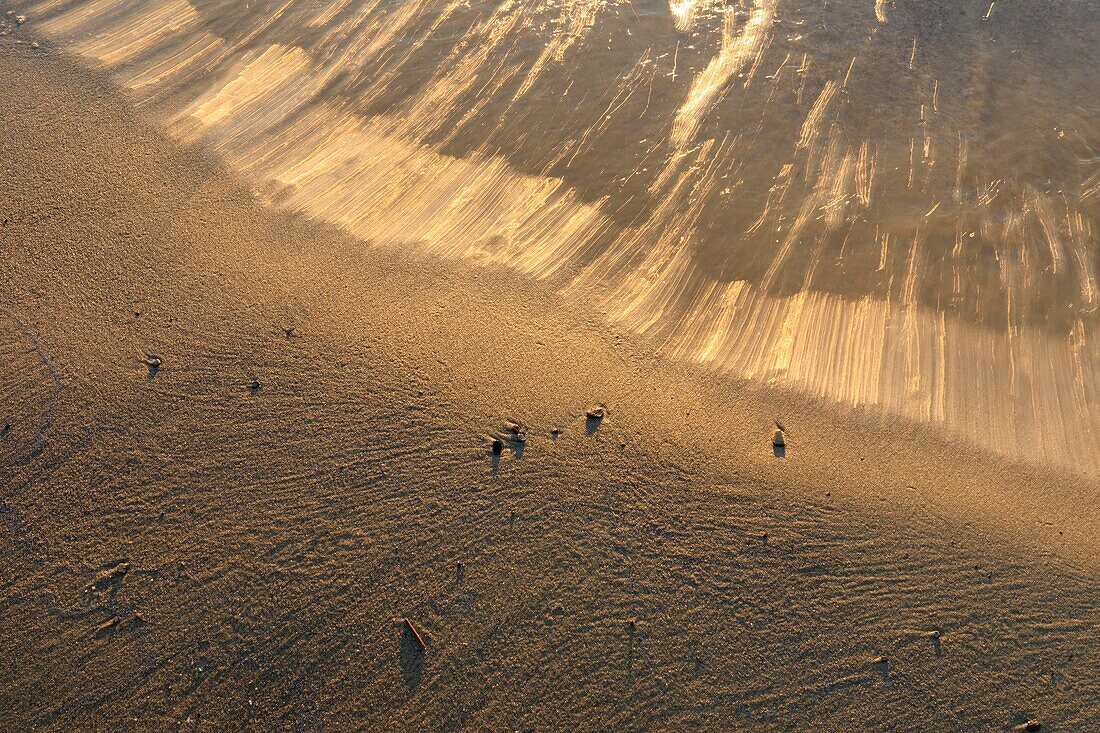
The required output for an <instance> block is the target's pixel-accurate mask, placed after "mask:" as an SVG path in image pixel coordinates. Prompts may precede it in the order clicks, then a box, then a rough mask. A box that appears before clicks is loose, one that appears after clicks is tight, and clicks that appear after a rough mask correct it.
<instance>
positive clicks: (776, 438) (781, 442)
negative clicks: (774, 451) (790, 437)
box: [772, 430, 787, 448]
mask: <svg viewBox="0 0 1100 733" xmlns="http://www.w3.org/2000/svg"><path fill="white" fill-rule="evenodd" d="M772 445H774V446H776V447H778V448H785V447H786V446H787V436H786V435H784V434H783V431H782V430H776V431H775V435H773V436H772Z"/></svg>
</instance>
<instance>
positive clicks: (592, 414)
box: [584, 405, 607, 420]
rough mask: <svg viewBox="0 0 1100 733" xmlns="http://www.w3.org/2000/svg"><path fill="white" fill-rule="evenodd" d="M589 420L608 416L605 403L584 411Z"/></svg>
mask: <svg viewBox="0 0 1100 733" xmlns="http://www.w3.org/2000/svg"><path fill="white" fill-rule="evenodd" d="M584 416H585V417H587V418H588V419H589V420H603V419H604V418H605V417H607V408H606V407H604V406H603V405H593V406H592V407H589V408H588V410H587V411H586V412H585V413H584Z"/></svg>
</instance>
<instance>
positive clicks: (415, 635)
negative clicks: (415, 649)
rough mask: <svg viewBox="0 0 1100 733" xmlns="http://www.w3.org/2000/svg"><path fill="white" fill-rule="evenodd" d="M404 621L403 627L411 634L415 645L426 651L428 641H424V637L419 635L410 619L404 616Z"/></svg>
mask: <svg viewBox="0 0 1100 733" xmlns="http://www.w3.org/2000/svg"><path fill="white" fill-rule="evenodd" d="M404 621H405V628H406V629H408V630H409V633H410V634H412V637H413V639H415V640H416V643H417V646H419V647H420V649H421V650H422V651H428V643H427V642H426V641H424V637H423V636H421V635H420V632H419V631H417V629H416V626H415V625H413V622H412V619H410V618H409V617H407V616H406V617H405V618H404Z"/></svg>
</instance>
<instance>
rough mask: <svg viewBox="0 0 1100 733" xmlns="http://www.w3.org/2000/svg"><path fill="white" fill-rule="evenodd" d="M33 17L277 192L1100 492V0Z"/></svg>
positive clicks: (125, 4) (36, 27)
mask: <svg viewBox="0 0 1100 733" xmlns="http://www.w3.org/2000/svg"><path fill="white" fill-rule="evenodd" d="M20 7H21V8H25V10H24V11H22V12H26V14H27V15H28V21H27V27H28V29H30V30H31V31H32V32H39V33H43V34H45V35H46V37H47V38H49V39H51V41H52V42H54V43H57V44H59V45H61V46H62V47H64V48H67V49H70V50H74V51H76V52H78V53H80V54H82V55H84V56H86V57H88V58H89V59H91V60H93V61H94V62H96V63H97V64H100V65H103V66H106V67H108V68H110V69H111V70H112V73H113V74H114V75H115V77H116V78H117V79H118V80H119V81H120V82H121V83H123V84H124V85H126V86H128V87H130V88H131V90H132V91H133V94H134V99H135V102H136V103H137V104H139V105H141V106H142V107H143V108H145V109H146V110H147V111H148V112H149V114H150V115H151V116H152V117H154V118H155V119H157V120H160V121H162V122H164V123H165V124H166V125H168V126H169V127H170V128H171V129H172V131H173V132H174V134H176V135H178V136H179V137H180V138H181V139H183V140H185V141H202V142H203V143H204V144H207V145H209V146H211V147H213V148H214V149H215V150H216V151H217V152H218V154H219V155H221V156H222V157H223V158H224V159H225V160H226V161H227V162H229V163H230V164H231V165H232V166H233V167H234V168H236V169H237V170H239V171H240V172H241V173H242V174H243V175H245V176H246V177H247V178H248V179H249V180H250V181H252V182H253V183H254V184H255V187H256V189H257V191H258V192H260V193H261V194H262V195H263V196H264V197H265V198H267V199H269V200H270V201H271V202H272V203H275V204H278V205H282V206H288V207H292V208H295V209H299V210H301V211H302V212H303V213H305V214H307V215H309V216H312V217H317V218H320V219H324V220H327V221H330V222H333V223H336V224H338V225H340V226H343V227H345V228H347V229H348V230H349V231H350V232H352V233H354V234H356V235H359V236H361V237H363V238H364V239H365V240H368V241H371V242H374V243H378V244H386V245H395V246H406V247H415V248H417V249H426V250H428V251H431V252H434V253H437V254H439V255H440V256H444V257H462V258H467V259H472V260H475V261H478V262H484V263H486V264H497V265H505V266H508V267H511V268H514V269H516V270H518V271H519V272H522V273H524V274H525V275H528V276H531V277H538V278H555V282H560V284H561V290H562V293H563V296H564V297H586V298H587V297H590V295H591V294H592V293H596V294H598V297H599V299H600V300H601V301H602V302H601V303H599V306H600V308H601V309H602V310H603V311H605V312H606V313H607V315H608V318H609V319H611V320H613V321H616V322H619V323H622V324H624V325H625V326H627V327H629V328H630V329H632V330H634V331H636V332H639V333H644V334H646V335H647V336H648V337H650V338H652V339H653V342H654V343H655V344H657V345H658V347H659V348H660V349H661V350H662V351H664V352H665V353H667V354H669V355H671V356H673V357H676V358H682V359H686V360H690V361H692V362H697V363H700V364H703V365H705V366H707V367H710V368H713V369H716V370H719V371H723V372H728V373H730V374H734V375H737V376H742V377H748V378H751V379H757V380H760V381H762V382H765V383H769V384H776V385H779V386H783V387H790V388H795V389H800V390H805V391H808V392H810V393H813V394H817V395H821V396H824V397H826V398H829V399H832V400H836V401H839V402H841V403H845V404H851V405H859V406H867V407H869V408H873V409H874V410H877V411H881V412H883V413H885V414H888V415H894V416H900V417H903V418H910V419H916V420H922V421H928V422H931V423H934V424H937V425H940V426H942V427H944V428H946V429H947V430H948V431H950V432H952V433H954V434H956V435H960V436H963V437H965V438H966V439H968V440H971V441H973V442H976V443H977V444H979V445H981V446H983V447H987V448H989V449H992V450H994V451H996V452H997V453H999V454H1001V455H1003V456H1006V457H1009V458H1018V459H1024V460H1028V461H1036V462H1040V463H1045V464H1050V465H1055V466H1058V467H1062V468H1070V469H1072V470H1076V471H1081V472H1084V473H1087V474H1092V475H1094V476H1095V475H1100V346H1098V345H1097V343H1098V337H1100V332H1098V327H1100V316H1098V313H1097V299H1098V297H1100V293H1098V287H1100V285H1098V282H1097V278H1098V271H1100V239H1098V238H1100V218H1098V215H1100V73H1098V72H1097V71H1096V70H1097V69H1100V43H1097V40H1096V39H1097V38H1098V37H1100V3H1096V2H1093V1H1092V0H1079V1H1072V0H1061V1H1055V2H1044V3H1035V2H1031V1H1029V0H998V1H997V2H994V3H990V2H988V0H983V1H982V2H967V1H965V0H964V1H962V2H955V1H953V2H945V1H944V2H940V1H925V2H902V1H901V0H894V1H893V2H890V1H889V0H885V1H884V0H877V1H876V0H860V1H859V2H856V1H854V0H827V1H826V0H821V1H819V2H782V1H780V0H743V2H740V3H738V2H718V1H714V0H673V1H672V2H668V1H667V0H637V1H635V2H627V1H626V0H618V1H616V0H559V1H558V2H516V1H508V2H504V1H498V0H493V1H478V0H454V1H450V2H448V1H447V0H404V1H400V0H254V1H251V2H243V3H242V2H239V0H220V1H217V2H215V1H213V0H190V1H189V2H187V1H185V0H85V1H81V2H77V1H75V0H49V1H47V2H41V3H24V4H22V5H20Z"/></svg>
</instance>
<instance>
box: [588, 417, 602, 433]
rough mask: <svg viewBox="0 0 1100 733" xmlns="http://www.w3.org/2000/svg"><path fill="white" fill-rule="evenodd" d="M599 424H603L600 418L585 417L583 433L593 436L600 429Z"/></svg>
mask: <svg viewBox="0 0 1100 733" xmlns="http://www.w3.org/2000/svg"><path fill="white" fill-rule="evenodd" d="M601 423H603V418H602V417H586V418H585V419H584V432H586V433H588V434H589V435H594V434H595V432H596V431H597V430H599V429H600V424H601Z"/></svg>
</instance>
